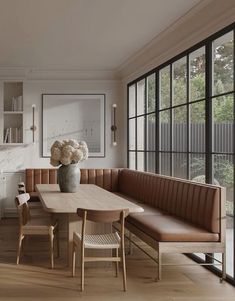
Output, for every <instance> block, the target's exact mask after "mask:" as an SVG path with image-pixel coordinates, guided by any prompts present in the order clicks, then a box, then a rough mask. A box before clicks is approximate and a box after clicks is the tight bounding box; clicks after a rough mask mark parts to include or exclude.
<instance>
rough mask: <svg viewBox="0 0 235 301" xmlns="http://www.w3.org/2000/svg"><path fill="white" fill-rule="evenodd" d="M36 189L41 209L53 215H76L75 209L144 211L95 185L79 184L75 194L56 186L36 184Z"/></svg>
mask: <svg viewBox="0 0 235 301" xmlns="http://www.w3.org/2000/svg"><path fill="white" fill-rule="evenodd" d="M36 189H37V191H38V193H39V198H40V199H41V201H42V204H43V207H44V209H45V210H46V211H48V212H53V213H76V211H77V208H84V209H85V208H86V209H91V210H121V209H122V208H128V209H129V211H130V213H133V212H143V211H144V209H143V208H142V207H140V206H138V205H136V204H134V203H132V202H129V201H127V200H126V199H124V198H122V197H120V196H118V195H115V194H113V193H111V192H109V191H107V190H104V189H103V188H100V187H99V186H97V185H93V184H81V185H80V186H79V189H78V191H77V192H75V193H66V192H60V190H59V185H57V184H37V185H36Z"/></svg>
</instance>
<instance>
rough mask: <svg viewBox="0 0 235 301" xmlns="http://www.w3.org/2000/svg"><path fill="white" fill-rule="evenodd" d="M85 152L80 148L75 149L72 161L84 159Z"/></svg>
mask: <svg viewBox="0 0 235 301" xmlns="http://www.w3.org/2000/svg"><path fill="white" fill-rule="evenodd" d="M83 157H84V156H83V152H82V151H81V150H80V149H75V150H74V151H73V154H72V161H74V162H76V163H77V162H81V161H83Z"/></svg>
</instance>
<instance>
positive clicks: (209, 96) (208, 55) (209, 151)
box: [127, 22, 235, 286]
mask: <svg viewBox="0 0 235 301" xmlns="http://www.w3.org/2000/svg"><path fill="white" fill-rule="evenodd" d="M231 31H233V41H234V42H235V22H234V23H232V24H231V25H229V26H227V27H226V28H224V29H222V30H220V31H218V32H216V33H215V34H213V35H211V36H210V37H208V38H206V39H205V40H203V41H201V42H199V43H197V44H196V45H194V46H193V47H191V48H189V49H187V50H185V51H184V52H182V53H180V54H178V55H176V56H175V57H173V58H172V59H170V60H168V61H166V62H164V63H163V64H161V65H160V66H157V67H156V68H154V69H152V70H150V71H149V72H147V73H145V74H143V75H141V76H140V77H138V78H137V79H135V80H133V81H132V82H130V83H128V84H127V164H128V167H129V163H130V162H129V153H130V152H134V153H135V168H136V169H138V162H137V152H142V153H144V158H145V159H144V162H145V166H144V169H145V170H146V167H147V166H146V154H147V153H149V152H150V151H149V150H146V138H145V149H144V150H137V142H136V145H135V149H134V150H130V149H129V134H130V133H129V120H130V119H135V121H136V122H135V137H137V136H138V129H137V118H138V117H141V116H143V117H144V118H145V134H146V119H147V118H146V117H147V116H148V115H149V114H152V113H155V120H156V129H155V131H156V135H155V151H154V152H155V173H161V169H162V168H161V159H160V156H161V154H166V153H167V154H170V161H171V162H170V175H172V174H173V160H172V158H173V154H174V153H177V154H178V153H180V154H186V157H187V178H189V177H190V164H189V161H190V159H189V156H190V155H191V154H202V155H205V179H206V183H212V182H213V156H214V155H217V154H221V155H231V156H232V157H233V163H234V168H233V174H234V179H233V180H234V185H235V139H233V152H216V151H213V138H212V134H213V126H212V101H213V99H214V98H217V97H221V96H226V95H233V100H234V106H233V108H234V112H233V113H234V114H233V116H234V118H235V45H233V64H234V68H233V81H234V82H233V90H232V91H229V92H226V93H221V94H216V95H215V94H213V91H212V90H213V88H212V87H213V82H212V78H213V76H212V74H213V67H212V64H213V55H212V54H213V52H212V51H213V49H212V46H213V42H214V40H216V39H218V38H220V37H222V36H223V35H225V34H226V33H229V32H231ZM202 47H205V62H206V64H205V98H202V99H197V100H194V101H191V100H190V99H189V79H190V68H189V55H190V54H191V53H192V52H194V51H196V50H197V49H200V48H202ZM183 57H186V61H187V65H186V68H187V69H186V70H187V87H186V91H187V100H186V101H185V103H182V104H178V105H173V104H172V98H173V95H172V94H173V91H172V81H173V78H172V76H173V74H172V71H173V70H172V65H173V63H174V62H176V61H178V60H179V59H181V58H183ZM167 66H170V107H167V108H165V107H164V108H162V109H161V108H160V78H159V74H160V70H162V69H163V68H164V67H167ZM153 74H155V111H153V112H147V109H146V108H147V97H146V95H147V92H146V88H147V87H146V83H147V78H148V77H149V76H151V75H153ZM141 80H145V100H144V101H145V113H144V114H141V115H137V83H138V82H139V81H141ZM131 86H134V87H135V109H136V114H135V116H132V117H129V88H130V87H131ZM201 101H204V102H205V151H204V152H192V151H190V147H189V141H190V130H189V124H190V109H189V108H190V107H189V106H190V105H191V104H194V103H198V102H201ZM183 106H186V108H187V151H183V152H182V151H173V150H172V110H173V109H175V108H178V107H183ZM167 110H169V112H170V124H171V131H170V150H169V151H162V150H161V149H160V141H161V133H160V118H159V114H160V112H162V111H167ZM233 127H234V133H235V122H234V125H233ZM136 141H137V139H136ZM151 152H153V151H151ZM233 201H234V202H235V189H234V190H233ZM233 210H235V209H233ZM233 213H234V214H233V227H234V229H233V240H234V246H233V262H234V267H233V268H234V273H233V277H231V276H230V275H227V278H226V280H227V281H228V282H230V283H231V284H233V285H234V286H235V212H233ZM189 256H190V257H191V258H193V259H194V260H195V261H199V262H202V261H203V260H202V259H201V258H199V257H198V256H196V255H194V254H191V255H189ZM206 260H207V258H206ZM206 268H207V269H209V270H211V271H213V272H214V273H215V274H217V275H220V274H221V272H220V270H219V269H217V268H216V267H208V266H207V267H206Z"/></svg>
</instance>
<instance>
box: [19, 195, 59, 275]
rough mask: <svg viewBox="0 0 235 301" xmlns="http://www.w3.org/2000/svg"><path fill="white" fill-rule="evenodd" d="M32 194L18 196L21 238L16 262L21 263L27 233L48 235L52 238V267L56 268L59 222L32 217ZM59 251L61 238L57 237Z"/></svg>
mask: <svg viewBox="0 0 235 301" xmlns="http://www.w3.org/2000/svg"><path fill="white" fill-rule="evenodd" d="M29 199H30V196H29V194H28V193H23V194H20V195H18V196H16V199H15V202H16V206H17V209H18V213H19V240H18V250H17V258H16V264H19V261H20V254H21V250H22V243H23V240H24V238H25V236H26V235H48V236H49V238H50V261H51V268H52V269H53V268H54V234H55V233H58V225H57V222H54V223H52V221H51V220H50V219H47V218H41V219H40V218H32V217H31V215H30V209H29V206H28V200H29ZM57 248H58V249H57V251H58V254H59V239H58V237H57Z"/></svg>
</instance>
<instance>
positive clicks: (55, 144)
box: [51, 140, 63, 150]
mask: <svg viewBox="0 0 235 301" xmlns="http://www.w3.org/2000/svg"><path fill="white" fill-rule="evenodd" d="M62 146H63V143H62V142H60V141H58V140H56V141H55V142H54V143H53V144H52V146H51V150H52V149H53V148H54V147H57V148H59V149H60V148H62Z"/></svg>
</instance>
